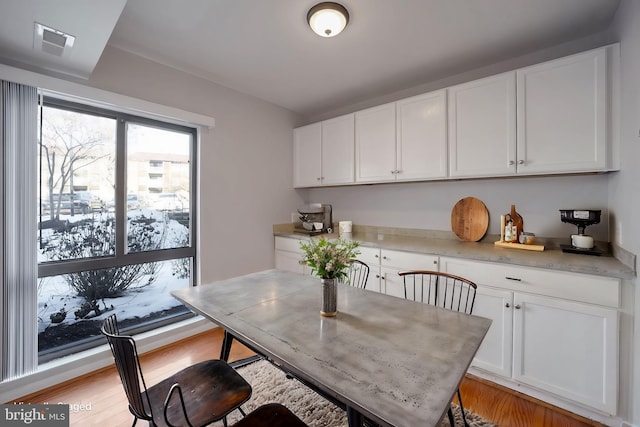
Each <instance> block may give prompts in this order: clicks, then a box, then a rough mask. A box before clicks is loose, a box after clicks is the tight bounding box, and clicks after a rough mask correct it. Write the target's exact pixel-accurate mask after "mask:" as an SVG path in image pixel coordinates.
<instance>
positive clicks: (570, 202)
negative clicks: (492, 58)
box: [307, 174, 609, 241]
mask: <svg viewBox="0 0 640 427" xmlns="http://www.w3.org/2000/svg"><path fill="white" fill-rule="evenodd" d="M607 183H608V176H607V175H604V174H603V175H584V176H565V177H535V178H534V177H530V178H511V179H482V180H463V181H432V182H416V183H403V184H400V183H397V184H384V185H368V186H354V187H343V188H321V189H313V190H307V197H308V198H309V201H310V202H326V203H331V204H332V205H333V213H334V218H335V219H338V220H340V219H344V220H352V221H353V222H354V223H355V224H366V225H380V226H389V227H407V228H426V229H431V230H446V231H450V230H451V209H452V208H453V206H454V205H455V204H456V202H457V201H458V200H460V199H461V198H463V197H467V196H473V197H477V198H479V199H480V200H482V201H483V202H484V204H485V205H486V206H487V209H488V210H489V218H490V219H489V221H490V225H489V230H488V233H489V234H493V235H498V234H500V215H503V214H506V213H508V212H509V211H510V209H511V205H512V204H515V205H516V210H517V211H518V213H520V215H522V217H523V218H524V229H525V230H526V231H531V232H534V233H535V234H536V235H537V236H542V237H566V238H567V240H568V239H569V235H570V234H573V233H575V232H576V227H575V226H573V225H570V224H564V223H562V222H561V221H560V213H559V212H558V210H559V209H601V210H602V221H601V223H600V224H597V225H593V226H591V227H589V228H587V232H589V233H590V234H592V235H593V236H594V238H595V239H596V240H602V241H608V240H609V239H608V237H609V236H608V227H607V224H608V220H607V216H608V210H607V206H608V201H607Z"/></svg>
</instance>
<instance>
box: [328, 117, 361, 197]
mask: <svg viewBox="0 0 640 427" xmlns="http://www.w3.org/2000/svg"><path fill="white" fill-rule="evenodd" d="M354 138H355V136H354V115H353V114H347V115H345V116H340V117H336V118H335V119H331V120H325V121H324V122H322V185H333V184H351V183H353V182H354V169H355V161H354V155H355V148H354V145H355V141H354Z"/></svg>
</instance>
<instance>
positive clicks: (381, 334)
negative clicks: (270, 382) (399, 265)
mask: <svg viewBox="0 0 640 427" xmlns="http://www.w3.org/2000/svg"><path fill="white" fill-rule="evenodd" d="M321 289H322V287H321V284H320V280H319V279H318V278H314V277H310V276H303V275H299V274H295V273H289V272H284V271H279V270H267V271H263V272H259V273H254V274H250V275H246V276H241V277H237V278H233V279H228V280H224V281H220V282H215V283H211V284H206V285H201V286H197V287H193V288H189V289H181V290H177V291H173V292H172V295H173V296H174V297H175V298H177V299H178V300H180V301H181V302H183V303H184V304H185V305H187V306H188V307H190V308H191V309H192V310H194V311H195V312H197V313H199V314H201V315H203V316H204V317H206V318H208V319H210V320H212V321H213V322H215V323H216V324H218V325H220V326H221V327H223V328H225V329H226V330H227V331H229V332H230V333H232V334H233V335H234V336H236V337H238V338H240V339H241V340H242V341H244V342H247V343H248V344H250V345H251V346H253V347H254V348H255V349H256V350H258V351H259V352H261V353H263V354H264V355H265V356H267V357H269V358H271V359H272V360H274V361H275V362H277V363H280V364H282V365H283V367H284V368H285V369H288V370H290V371H291V372H292V373H293V374H295V375H297V376H299V377H300V378H302V379H304V380H306V381H308V382H310V383H311V384H313V385H314V386H316V387H318V388H319V389H320V390H322V391H324V392H325V393H328V394H329V395H331V396H333V397H335V398H336V399H338V400H340V401H342V402H344V403H345V404H346V405H348V406H350V407H351V408H353V409H355V410H356V411H358V412H360V413H362V414H363V415H365V416H367V417H369V418H371V419H373V420H374V421H377V422H379V423H382V424H384V425H394V426H416V425H424V426H436V425H438V423H439V422H440V420H441V419H442V418H443V416H444V415H445V413H446V411H447V409H448V405H449V402H450V401H451V398H452V396H453V394H454V393H455V391H456V389H457V387H458V385H459V383H460V381H461V380H462V378H463V376H464V374H465V372H466V371H467V368H468V367H469V364H470V363H471V360H472V359H473V357H474V355H475V353H476V351H477V350H478V347H479V346H480V344H481V342H482V340H483V338H484V336H485V334H486V333H487V330H488V329H489V326H490V325H491V321H490V320H489V319H485V318H482V317H478V316H469V315H466V314H461V313H457V312H452V311H449V310H445V309H441V308H437V307H433V306H430V305H426V304H421V303H414V302H412V301H406V300H404V299H400V298H395V297H390V296H387V295H382V294H379V293H375V292H370V291H365V290H361V289H357V288H353V287H349V286H345V285H339V289H338V315H337V316H336V317H333V318H330V317H329V318H328V317H323V316H321V315H320V308H321Z"/></svg>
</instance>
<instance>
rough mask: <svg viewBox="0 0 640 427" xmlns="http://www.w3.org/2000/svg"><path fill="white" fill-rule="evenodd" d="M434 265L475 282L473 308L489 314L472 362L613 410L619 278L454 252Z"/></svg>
mask: <svg viewBox="0 0 640 427" xmlns="http://www.w3.org/2000/svg"><path fill="white" fill-rule="evenodd" d="M440 266H441V269H442V271H446V272H448V273H452V274H456V275H459V276H463V277H466V278H468V279H470V280H472V281H474V282H475V283H476V284H477V285H478V291H477V295H476V301H475V305H474V310H473V314H475V315H478V316H482V317H487V318H490V319H492V320H493V324H492V325H491V328H490V329H489V332H488V333H487V336H486V337H485V340H484V341H483V343H482V346H481V347H480V349H479V350H478V353H477V354H476V358H475V359H474V360H473V362H472V366H473V367H475V368H478V369H481V370H484V371H487V372H490V373H493V374H497V375H499V376H502V377H505V378H508V379H511V380H513V381H514V388H515V387H516V386H517V385H518V384H525V385H528V386H531V387H533V388H535V389H537V390H542V391H544V392H548V393H552V394H554V395H556V396H559V397H561V398H565V399H569V400H571V401H573V402H577V403H579V404H583V405H587V406H590V407H592V408H595V409H597V410H600V411H604V412H606V413H609V414H613V415H615V414H616V412H617V391H618V358H619V355H618V334H619V329H618V306H619V295H620V282H619V280H617V279H611V278H606V277H597V276H591V275H584V274H575V273H565V272H552V271H549V270H541V269H535V268H524V267H516V266H507V265H499V264H495V263H483V262H477V261H467V260H460V259H454V258H441V259H440ZM572 292H573V293H574V295H571V293H572Z"/></svg>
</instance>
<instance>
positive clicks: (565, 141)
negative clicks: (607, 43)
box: [517, 48, 609, 173]
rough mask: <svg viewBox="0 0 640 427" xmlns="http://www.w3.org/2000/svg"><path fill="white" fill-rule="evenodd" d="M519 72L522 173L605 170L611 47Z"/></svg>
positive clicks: (519, 168)
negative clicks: (608, 56) (608, 75)
mask: <svg viewBox="0 0 640 427" xmlns="http://www.w3.org/2000/svg"><path fill="white" fill-rule="evenodd" d="M517 76H518V77H517V78H518V173H540V172H576V171H592V170H602V169H605V168H606V166H607V162H606V152H607V150H606V147H607V136H608V133H609V128H608V126H607V116H608V114H607V106H608V101H607V99H608V97H607V55H606V51H605V49H604V48H603V49H597V50H594V51H589V52H585V53H581V54H577V55H572V56H569V57H566V58H562V59H558V60H555V61H549V62H545V63H543V64H539V65H534V66H531V67H528V68H524V69H521V70H518V72H517Z"/></svg>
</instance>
